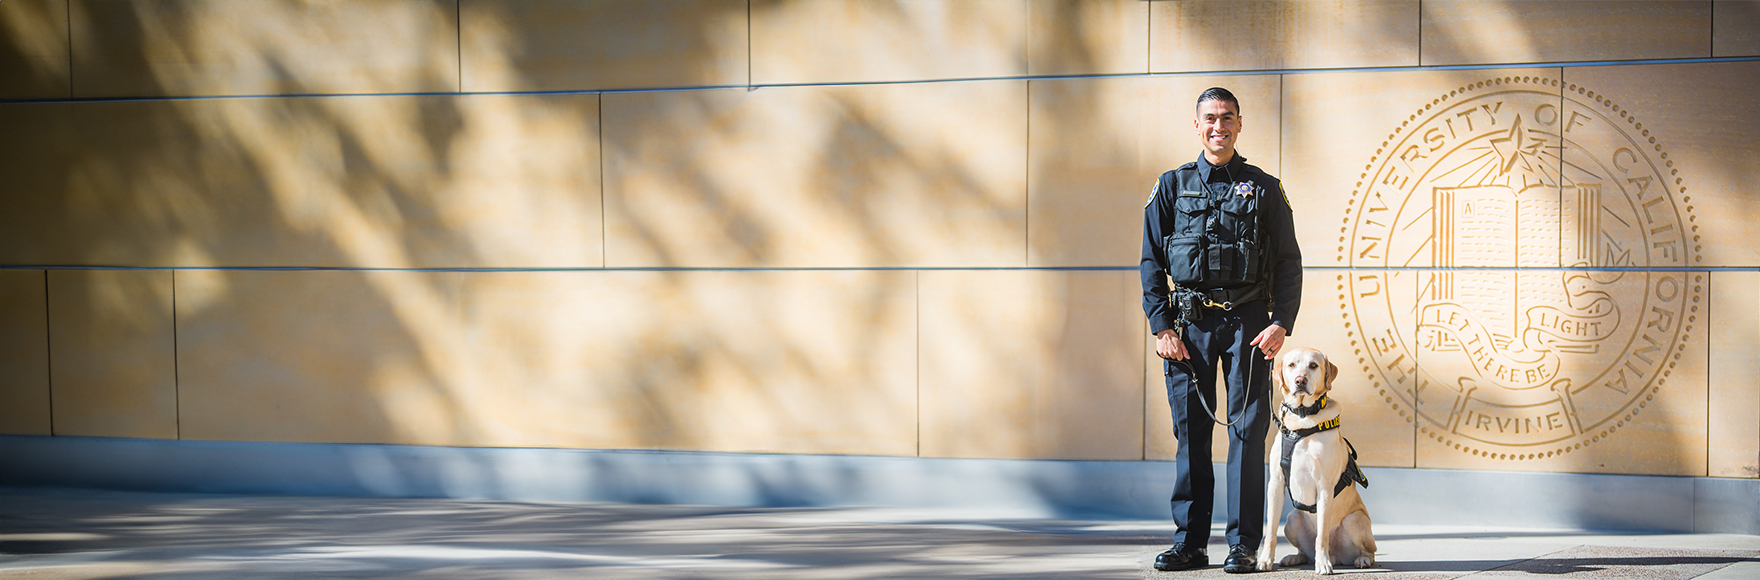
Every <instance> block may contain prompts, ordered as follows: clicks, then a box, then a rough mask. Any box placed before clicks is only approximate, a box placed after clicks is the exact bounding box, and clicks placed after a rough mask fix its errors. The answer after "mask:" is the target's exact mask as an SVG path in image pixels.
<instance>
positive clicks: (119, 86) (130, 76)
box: [71, 0, 459, 97]
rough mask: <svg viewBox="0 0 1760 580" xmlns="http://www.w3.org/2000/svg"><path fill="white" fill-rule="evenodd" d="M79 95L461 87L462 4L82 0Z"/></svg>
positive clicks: (76, 31)
mask: <svg viewBox="0 0 1760 580" xmlns="http://www.w3.org/2000/svg"><path fill="white" fill-rule="evenodd" d="M72 2H73V4H72V11H71V12H72V16H71V18H72V38H73V42H72V45H73V53H74V54H75V55H77V58H74V59H73V61H74V64H73V78H74V79H76V82H75V83H74V87H73V89H74V90H73V93H74V96H76V97H143V96H199V95H266V94H267V95H273V94H281V95H285V94H334V93H406V92H451V91H457V90H459V83H458V79H459V76H458V71H459V67H458V51H459V45H458V3H457V0H436V1H422V0H406V1H402V2H378V1H374V0H341V1H334V2H298V1H290V0H172V1H165V2H105V1H92V0H72Z"/></svg>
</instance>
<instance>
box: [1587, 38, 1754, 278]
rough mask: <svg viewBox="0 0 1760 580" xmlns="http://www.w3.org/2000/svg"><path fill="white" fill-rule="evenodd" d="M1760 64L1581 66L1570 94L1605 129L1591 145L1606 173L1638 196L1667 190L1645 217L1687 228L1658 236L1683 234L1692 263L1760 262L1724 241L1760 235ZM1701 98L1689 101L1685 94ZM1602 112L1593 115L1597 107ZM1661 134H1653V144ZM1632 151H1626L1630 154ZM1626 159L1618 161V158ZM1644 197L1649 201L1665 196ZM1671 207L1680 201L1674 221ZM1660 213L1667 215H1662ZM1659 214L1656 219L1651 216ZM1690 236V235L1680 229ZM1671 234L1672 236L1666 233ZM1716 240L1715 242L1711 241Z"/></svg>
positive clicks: (1680, 239) (1591, 123) (1594, 128)
mask: <svg viewBox="0 0 1760 580" xmlns="http://www.w3.org/2000/svg"><path fill="white" fill-rule="evenodd" d="M1755 78H1760V63H1755V62H1731V63H1706V64H1676V65H1643V66H1611V67H1583V68H1573V69H1569V70H1567V71H1566V72H1565V80H1567V81H1569V82H1570V84H1571V85H1574V86H1570V87H1566V88H1567V91H1566V93H1565V95H1566V96H1567V97H1569V98H1570V99H1571V100H1572V101H1574V102H1576V103H1580V104H1581V106H1582V108H1583V109H1584V110H1585V114H1586V115H1587V120H1585V121H1584V122H1585V123H1588V125H1586V126H1585V127H1584V131H1585V132H1587V133H1591V134H1596V135H1598V136H1599V138H1598V139H1595V140H1592V141H1589V142H1587V143H1585V144H1584V146H1583V147H1582V149H1583V150H1584V151H1586V152H1589V153H1595V154H1598V155H1599V156H1600V163H1601V165H1602V166H1603V167H1602V169H1601V170H1600V171H1601V172H1602V173H1605V174H1607V175H1609V176H1611V177H1612V178H1611V179H1608V181H1609V182H1610V183H1615V184H1620V185H1622V188H1623V190H1625V191H1626V192H1628V193H1629V198H1630V199H1633V200H1634V201H1638V200H1639V198H1638V196H1639V195H1640V192H1642V193H1643V195H1645V196H1651V195H1652V194H1654V193H1655V192H1656V191H1657V190H1659V189H1664V188H1665V189H1666V190H1667V191H1666V192H1667V194H1668V196H1669V200H1668V202H1667V203H1666V204H1665V205H1650V206H1648V207H1649V208H1650V209H1651V210H1652V211H1650V212H1648V213H1647V214H1646V216H1647V218H1646V221H1645V223H1646V224H1647V225H1649V227H1650V228H1660V227H1663V226H1664V225H1665V224H1666V223H1671V222H1678V226H1679V228H1681V229H1680V230H1676V231H1675V232H1673V233H1665V234H1662V235H1660V236H1659V237H1658V239H1656V240H1653V241H1652V243H1665V242H1667V241H1670V240H1672V241H1674V242H1675V244H1676V245H1677V246H1678V247H1679V248H1681V252H1680V253H1679V256H1677V257H1678V258H1679V259H1684V260H1688V261H1685V262H1682V263H1685V264H1690V265H1692V266H1757V265H1760V247H1756V245H1755V244H1747V243H1714V242H1718V241H1721V240H1746V239H1752V238H1754V237H1755V236H1760V223H1757V222H1756V221H1755V220H1754V219H1753V216H1755V215H1760V197H1756V196H1755V195H1754V184H1756V183H1760V144H1756V143H1755V141H1754V135H1756V134H1760V101H1756V100H1755V99H1754V98H1753V96H1752V93H1753V89H1754V82H1753V80H1752V79H1755ZM1682 91H1687V92H1689V93H1690V94H1691V95H1692V99H1691V102H1692V105H1691V106H1689V107H1683V106H1681V100H1680V95H1681V94H1682ZM1591 110H1592V111H1593V113H1589V112H1588V111H1591ZM1652 140H1653V141H1652ZM1622 149H1623V150H1626V152H1621V151H1622ZM1615 156H1617V157H1618V159H1614V157H1615ZM1654 199H1655V198H1654V197H1644V198H1642V201H1643V202H1644V203H1661V202H1656V201H1654ZM1662 207H1670V208H1671V209H1672V210H1673V211H1674V212H1675V213H1676V216H1673V217H1672V218H1671V217H1670V216H1667V215H1666V213H1665V212H1662V211H1660V208H1662ZM1655 220H1660V221H1655ZM1652 221H1655V223H1654V224H1652V223H1651V222H1652ZM1675 234H1684V235H1675ZM1664 238H1667V239H1664ZM1708 242H1713V243H1708Z"/></svg>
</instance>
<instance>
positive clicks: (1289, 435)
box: [1277, 417, 1338, 444]
mask: <svg viewBox="0 0 1760 580" xmlns="http://www.w3.org/2000/svg"><path fill="white" fill-rule="evenodd" d="M1337 428H1338V417H1333V418H1331V419H1329V420H1327V421H1326V422H1325V423H1321V424H1319V425H1315V426H1313V427H1307V428H1304V429H1290V428H1289V427H1285V426H1284V425H1283V422H1282V421H1279V422H1278V424H1277V430H1279V431H1282V432H1283V436H1284V438H1286V439H1288V440H1289V441H1288V442H1289V443H1290V444H1294V443H1295V442H1297V441H1301V440H1303V439H1306V438H1307V437H1308V436H1309V435H1313V434H1315V433H1319V432H1322V431H1331V430H1333V429H1337Z"/></svg>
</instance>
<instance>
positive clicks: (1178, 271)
mask: <svg viewBox="0 0 1760 580" xmlns="http://www.w3.org/2000/svg"><path fill="white" fill-rule="evenodd" d="M1163 245H1164V247H1165V250H1166V252H1167V277H1168V278H1170V279H1172V280H1173V283H1175V284H1194V283H1197V282H1202V281H1203V280H1204V270H1205V268H1204V258H1205V252H1204V236H1203V234H1173V235H1170V236H1167V237H1165V238H1163Z"/></svg>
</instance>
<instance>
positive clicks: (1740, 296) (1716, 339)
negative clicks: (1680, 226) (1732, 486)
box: [1706, 272, 1760, 478]
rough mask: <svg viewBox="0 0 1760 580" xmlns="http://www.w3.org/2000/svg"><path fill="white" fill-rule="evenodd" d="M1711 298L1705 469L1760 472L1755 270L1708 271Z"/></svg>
mask: <svg viewBox="0 0 1760 580" xmlns="http://www.w3.org/2000/svg"><path fill="white" fill-rule="evenodd" d="M1710 304H1711V307H1710V311H1709V313H1708V315H1707V316H1706V318H1707V319H1708V322H1707V325H1708V326H1709V327H1710V328H1709V330H1710V331H1711V344H1713V345H1715V348H1712V349H1711V404H1710V405H1709V406H1708V408H1709V409H1710V417H1709V418H1708V419H1709V425H1708V426H1707V429H1706V432H1707V433H1708V435H1709V437H1710V441H1709V445H1710V447H1709V449H1708V450H1707V453H1706V455H1707V456H1706V463H1707V470H1706V474H1707V475H1709V476H1711V477H1746V478H1755V477H1760V389H1757V388H1755V387H1754V377H1756V376H1760V272H1712V273H1711V298H1710ZM1712 317H1715V318H1712Z"/></svg>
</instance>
